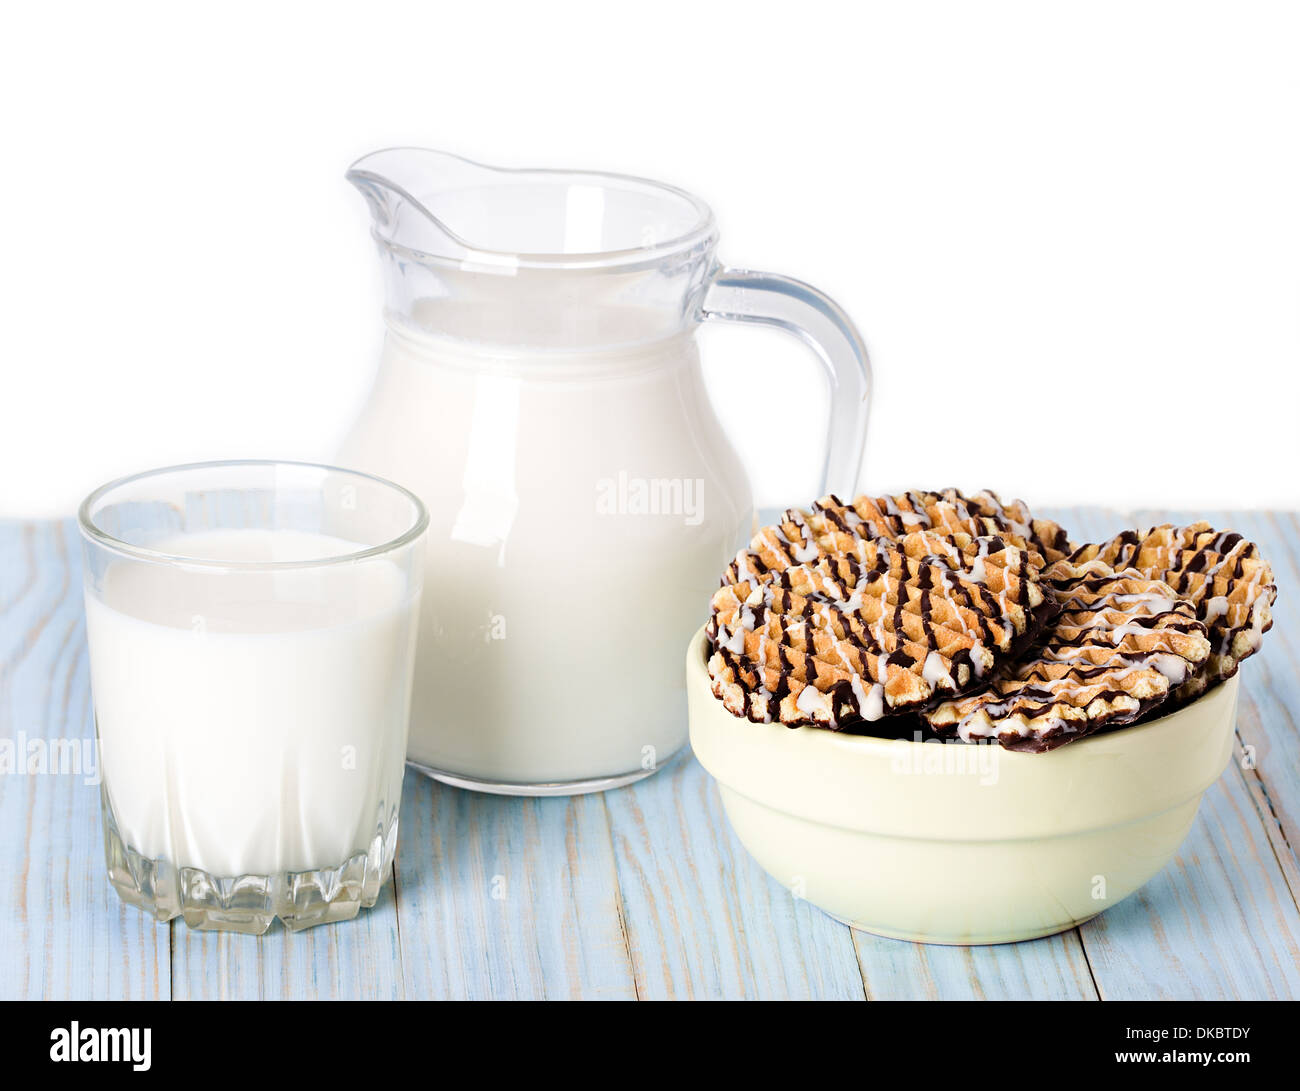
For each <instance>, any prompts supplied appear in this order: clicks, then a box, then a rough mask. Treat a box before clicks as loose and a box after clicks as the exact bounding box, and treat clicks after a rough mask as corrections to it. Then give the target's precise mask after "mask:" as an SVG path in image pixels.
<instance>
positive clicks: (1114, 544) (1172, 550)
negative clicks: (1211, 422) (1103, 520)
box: [1071, 522, 1277, 704]
mask: <svg viewBox="0 0 1300 1091" xmlns="http://www.w3.org/2000/svg"><path fill="white" fill-rule="evenodd" d="M1094 558H1095V559H1098V560H1101V561H1103V562H1105V563H1106V564H1110V565H1112V566H1114V567H1117V568H1120V567H1123V568H1129V567H1131V568H1136V569H1137V570H1138V571H1139V572H1141V573H1142V574H1143V575H1145V576H1146V577H1148V578H1149V579H1158V580H1164V581H1165V582H1166V583H1168V584H1169V586H1170V587H1172V588H1173V589H1174V590H1175V591H1176V592H1178V594H1179V596H1180V597H1182V598H1184V599H1186V600H1187V601H1188V602H1190V603H1192V604H1193V605H1194V606H1195V607H1196V616H1197V618H1199V619H1200V621H1201V622H1202V623H1204V625H1205V627H1206V630H1207V631H1208V634H1209V638H1210V645H1211V648H1210V658H1209V661H1208V663H1207V664H1206V669H1205V670H1204V671H1202V672H1200V673H1199V674H1198V675H1197V676H1196V677H1194V678H1191V679H1190V680H1188V681H1187V682H1186V683H1184V684H1183V686H1181V687H1180V688H1179V690H1178V692H1177V693H1175V694H1174V701H1175V702H1177V703H1178V704H1185V703H1186V702H1188V701H1190V700H1193V699H1194V698H1196V697H1198V696H1200V694H1202V693H1204V692H1205V690H1206V689H1208V688H1209V687H1210V686H1213V685H1216V684H1218V683H1219V682H1222V681H1223V680H1224V679H1226V678H1231V677H1232V676H1233V675H1234V674H1236V673H1237V667H1238V666H1239V665H1240V663H1241V661H1242V660H1243V659H1246V658H1247V657H1248V656H1251V655H1254V654H1255V652H1257V651H1258V650H1259V645H1260V639H1261V637H1262V636H1263V634H1264V633H1266V632H1267V631H1268V630H1269V629H1270V628H1272V626H1273V616H1272V605H1273V602H1274V600H1275V599H1276V598H1277V585H1276V584H1275V583H1274V582H1273V570H1272V568H1271V567H1270V566H1269V564H1268V562H1267V561H1266V560H1264V559H1263V558H1262V557H1261V556H1260V555H1259V549H1258V547H1257V546H1256V545H1255V544H1254V543H1253V542H1249V541H1247V540H1246V539H1245V538H1243V537H1242V536H1241V535H1240V534H1236V533H1233V532H1232V531H1218V530H1215V529H1214V528H1213V527H1211V526H1210V524H1209V523H1205V522H1200V523H1193V524H1191V525H1190V526H1186V527H1175V526H1172V525H1170V524H1166V525H1164V526H1159V527H1155V528H1153V529H1151V530H1148V531H1145V532H1138V531H1135V530H1126V531H1124V532H1123V533H1121V534H1117V535H1116V536H1115V537H1114V538H1112V539H1110V541H1108V542H1102V543H1101V544H1099V545H1086V546H1081V547H1080V548H1079V549H1077V550H1076V551H1075V552H1074V553H1073V554H1072V556H1071V561H1072V562H1074V563H1076V564H1078V563H1082V562H1085V561H1089V560H1092V559H1094Z"/></svg>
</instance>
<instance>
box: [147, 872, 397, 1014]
mask: <svg viewBox="0 0 1300 1091" xmlns="http://www.w3.org/2000/svg"><path fill="white" fill-rule="evenodd" d="M171 942H172V992H173V996H174V998H175V999H177V1000H401V999H402V998H403V997H404V996H405V990H404V988H403V981H402V961H401V952H400V946H399V943H398V925H397V906H396V901H395V898H394V895H393V888H392V885H391V884H390V885H388V886H386V887H385V888H384V891H383V893H382V894H381V895H380V898H379V901H378V902H377V903H376V904H375V906H374V908H373V909H368V910H362V911H361V913H360V914H359V915H358V916H357V918H356V919H355V920H350V921H342V922H340V923H338V924H331V925H325V926H322V927H319V928H309V929H307V930H306V931H304V932H298V933H291V932H289V931H288V930H287V929H285V928H284V927H283V926H282V925H280V924H279V923H278V922H277V923H276V924H274V925H273V926H272V928H271V930H270V931H269V932H267V933H266V934H265V935H263V936H242V935H236V934H234V933H230V932H196V931H192V930H191V929H189V928H187V927H186V926H185V925H184V923H182V922H180V921H173V922H172V924H171Z"/></svg>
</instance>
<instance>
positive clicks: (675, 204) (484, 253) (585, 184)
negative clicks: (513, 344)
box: [347, 148, 715, 268]
mask: <svg viewBox="0 0 1300 1091" xmlns="http://www.w3.org/2000/svg"><path fill="white" fill-rule="evenodd" d="M347 177H348V180H349V181H350V182H352V184H353V185H355V186H356V187H357V189H359V190H360V191H361V192H362V194H363V195H364V196H365V198H366V201H367V202H368V203H369V205H370V211H371V215H372V216H373V217H374V226H375V234H376V236H377V237H378V238H379V239H380V240H381V241H382V242H386V243H388V244H390V245H391V246H393V247H396V248H399V249H401V250H405V251H406V252H407V253H408V254H411V253H413V254H414V256H416V257H417V258H420V257H429V258H433V259H448V260H451V261H453V262H459V263H464V262H466V261H468V262H471V263H474V264H476V265H483V266H485V267H490V268H497V267H510V268H525V267H533V266H537V267H547V268H555V267H557V266H558V267H566V268H578V267H582V268H592V267H604V266H609V265H621V266H626V265H629V264H633V265H634V264H639V263H646V262H654V261H657V260H661V259H663V258H664V257H665V256H668V255H674V254H681V253H682V252H687V253H692V252H693V253H696V254H698V253H699V252H702V251H704V250H708V249H710V248H711V247H712V244H713V241H714V233H715V229H714V221H713V213H712V212H711V211H710V210H709V207H708V205H706V204H705V203H704V202H703V201H700V200H698V199H697V198H695V197H692V196H691V195H690V194H689V193H686V192H685V191H684V190H680V189H677V188H676V187H674V186H666V185H662V184H660V183H658V182H650V181H647V180H646V179H643V178H632V177H629V176H626V175H617V174H601V173H596V172H592V171H572V172H571V171H558V170H536V169H518V170H516V169H508V168H504V167H491V166H487V165H486V164H483V163H475V162H473V161H471V160H469V159H462V158H461V157H460V156H458V155H451V154H450V153H448V152H440V151H434V150H432V149H428V148H388V149H386V150H384V151H379V152H374V153H373V154H371V155H367V156H365V157H363V158H361V159H358V160H357V161H356V162H355V163H353V164H352V167H351V169H350V170H349V171H348V174H347Z"/></svg>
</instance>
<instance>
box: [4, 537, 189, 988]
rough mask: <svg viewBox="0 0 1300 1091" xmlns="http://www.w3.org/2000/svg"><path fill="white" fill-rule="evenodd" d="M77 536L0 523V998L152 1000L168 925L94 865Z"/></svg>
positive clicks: (165, 973)
mask: <svg viewBox="0 0 1300 1091" xmlns="http://www.w3.org/2000/svg"><path fill="white" fill-rule="evenodd" d="M80 548H81V547H80V543H79V542H78V541H77V539H76V535H75V533H74V532H73V530H72V528H71V526H70V525H68V524H58V523H44V524H39V525H16V524H0V741H3V740H7V741H8V742H9V743H10V748H11V752H14V753H15V756H16V760H17V764H16V767H15V768H12V769H10V770H9V771H8V772H6V773H5V775H0V997H3V998H33V997H45V998H48V999H69V1000H74V999H90V998H104V999H166V998H167V997H169V996H170V976H169V960H168V929H167V928H166V927H160V926H158V925H156V924H155V923H154V922H153V920H151V919H150V918H148V917H145V916H144V915H143V914H141V913H139V912H137V911H136V910H133V909H130V908H128V907H127V906H124V905H122V903H121V902H119V901H118V899H117V895H116V894H114V893H113V891H112V890H111V889H110V888H109V885H108V882H107V881H106V879H105V877H104V861H103V852H104V850H103V844H102V841H101V833H100V824H99V789H98V787H97V786H96V783H95V782H96V781H97V777H95V776H94V775H93V774H94V772H95V770H96V765H95V758H96V756H97V755H96V751H95V748H94V746H93V740H94V724H93V720H92V717H91V711H90V692H89V680H88V674H87V669H86V640H85V630H84V625H83V621H82V601H81V564H80ZM55 743H58V744H59V745H60V746H62V747H64V748H65V749H63V750H62V754H65V755H71V754H76V755H78V758H79V760H78V761H77V762H76V763H75V766H74V764H73V763H72V761H71V759H70V758H64V757H60V756H58V753H57V752H56V751H55V749H54V748H53V744H55ZM42 761H43V762H44V764H43V765H42ZM56 762H57V763H58V765H57V768H62V769H63V770H65V771H64V772H61V773H60V772H57V771H56V764H55V763H56Z"/></svg>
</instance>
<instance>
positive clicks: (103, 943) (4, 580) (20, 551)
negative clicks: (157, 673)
mask: <svg viewBox="0 0 1300 1091" xmlns="http://www.w3.org/2000/svg"><path fill="white" fill-rule="evenodd" d="M1052 514H1053V515H1054V516H1055V517H1057V518H1059V519H1060V520H1061V522H1062V523H1063V524H1064V525H1065V526H1066V527H1067V529H1069V530H1070V531H1071V533H1072V535H1073V536H1074V537H1075V538H1076V539H1078V540H1086V539H1092V540H1096V539H1099V538H1102V537H1105V536H1107V535H1109V534H1111V533H1114V532H1115V531H1116V530H1119V529H1121V528H1122V527H1124V526H1129V525H1135V524H1140V523H1151V522H1159V521H1163V519H1164V516H1163V514H1162V513H1159V512H1134V513H1123V512H1114V511H1102V510H1099V509H1084V510H1066V511H1060V512H1056V513H1052ZM1205 517H1206V518H1209V519H1210V520H1211V521H1213V522H1215V524H1216V525H1218V526H1222V527H1231V528H1233V529H1237V530H1240V531H1241V532H1242V533H1244V534H1246V535H1247V536H1248V537H1251V538H1252V539H1254V540H1255V541H1257V542H1259V544H1260V546H1261V548H1262V549H1263V550H1264V553H1265V555H1266V556H1268V557H1269V559H1270V560H1271V561H1272V562H1273V565H1274V567H1275V569H1276V571H1277V574H1278V581H1279V584H1280V587H1281V594H1280V597H1279V600H1278V604H1277V608H1276V610H1275V617H1276V621H1275V625H1274V629H1273V631H1272V632H1271V633H1269V634H1268V636H1267V637H1266V639H1265V645H1264V650H1263V652H1262V653H1261V654H1260V655H1258V656H1256V657H1254V658H1253V659H1252V660H1250V661H1249V662H1248V663H1247V664H1245V665H1244V667H1243V683H1244V684H1243V686H1242V691H1241V706H1240V712H1239V721H1238V747H1237V752H1236V754H1235V755H1234V762H1233V764H1232V765H1231V766H1230V767H1229V769H1228V770H1227V772H1226V773H1225V775H1224V776H1223V777H1222V778H1221V779H1220V781H1219V782H1218V783H1217V784H1216V785H1215V786H1214V787H1213V788H1211V790H1210V791H1209V792H1208V793H1207V795H1206V797H1205V800H1204V802H1203V804H1202V807H1201V812H1200V814H1199V816H1198V817H1197V820H1196V822H1195V824H1194V826H1193V828H1192V832H1191V834H1190V835H1189V837H1188V840H1187V842H1186V844H1185V845H1184V846H1183V849H1182V851H1181V852H1180V853H1179V855H1178V856H1177V857H1176V859H1175V860H1174V862H1173V863H1171V864H1170V865H1169V866H1168V867H1167V868H1166V869H1165V870H1164V871H1163V872H1162V873H1161V874H1160V875H1159V876H1157V877H1156V879H1155V880H1153V881H1152V882H1151V883H1149V884H1148V885H1147V886H1146V887H1144V888H1143V889H1142V890H1140V891H1138V892H1137V893H1136V894H1134V895H1133V896H1131V897H1130V898H1128V899H1126V900H1125V901H1124V902H1122V903H1120V904H1119V905H1118V906H1115V907H1114V908H1112V909H1111V910H1109V911H1108V912H1107V913H1105V914H1103V915H1102V916H1101V917H1099V918H1097V919H1095V920H1094V921H1091V922H1089V923H1088V924H1086V925H1083V926H1081V927H1080V928H1079V929H1077V930H1074V931H1072V932H1069V933H1065V934H1063V935H1060V936H1055V937H1050V938H1048V939H1045V940H1038V941H1035V942H1033V943H1025V944H1015V945H1004V946H999V947H983V948H971V949H963V948H944V947H923V946H917V945H913V944H908V943H903V942H899V941H893V940H885V939H879V938H877V937H873V936H869V935H866V934H864V933H859V932H854V931H852V930H850V929H849V928H847V927H845V926H844V925H842V924H839V923H838V922H836V921H834V920H831V919H830V918H828V917H826V916H825V915H824V914H822V913H820V912H819V911H817V910H816V909H815V908H813V907H812V906H810V905H808V904H807V903H805V902H802V901H800V900H799V899H798V898H796V897H795V896H794V895H793V894H792V893H791V892H790V891H789V890H787V889H786V888H785V887H784V886H782V885H781V884H780V883H778V882H776V881H775V880H773V879H771V878H770V877H769V876H767V875H766V874H765V873H764V872H763V871H762V870H761V869H760V868H759V867H758V866H757V865H756V864H755V863H754V862H753V860H752V859H750V857H749V856H748V855H747V854H746V853H745V851H744V849H743V848H741V846H740V845H739V843H738V841H737V840H736V838H735V837H734V835H733V834H732V833H731V831H730V828H729V827H728V826H727V824H726V820H725V818H724V816H723V814H722V808H721V803H720V800H719V798H718V794H717V790H716V788H715V786H714V785H713V783H712V781H711V780H710V778H709V777H708V775H707V774H706V773H705V772H704V771H703V769H702V768H701V767H700V766H699V764H698V763H697V762H695V761H694V759H693V758H692V757H691V756H690V755H689V754H687V755H684V756H682V757H681V758H679V759H677V760H676V761H674V762H672V763H671V766H670V767H669V768H666V769H664V770H662V771H661V772H660V773H658V774H657V775H656V776H654V777H652V778H650V779H649V780H647V781H644V782H642V783H641V784H638V785H635V786H633V787H631V788H628V789H624V790H621V791H617V792H611V793H608V794H606V795H604V796H586V797H577V798H573V799H547V800H518V799H503V798H497V797H491V796H481V795H475V794H473V793H466V792H460V791H455V790H452V789H448V788H443V787H441V786H438V785H436V784H433V783H432V782H430V781H427V780H425V779H423V778H421V777H419V776H416V775H415V774H408V775H407V778H406V785H405V791H404V793H403V804H402V817H401V822H402V826H401V837H400V841H399V847H398V860H397V867H396V874H395V880H394V882H393V883H392V884H391V885H389V886H388V887H387V888H386V889H385V891H384V894H383V896H382V897H381V899H380V902H379V904H378V905H377V906H376V907H375V909H373V910H371V911H370V912H368V913H364V914H363V915H362V916H361V917H359V918H358V919H357V920H355V921H351V922H348V923H345V924H341V925H335V926H330V927H326V928H318V929H313V930H309V931H307V932H304V933H299V934H297V935H291V934H289V933H287V932H285V931H284V930H283V929H279V928H276V929H274V930H273V931H272V932H270V933H268V934H267V935H266V936H263V937H256V938H254V937H246V936H235V935H228V934H213V933H198V932H191V931H190V930H189V929H188V928H186V927H185V926H184V925H183V924H174V925H171V926H168V925H159V924H157V923H155V922H154V921H153V920H151V919H150V918H148V917H146V916H145V915H144V914H142V913H139V912H138V911H136V910H133V909H130V908H127V907H125V906H123V905H121V904H120V903H119V902H118V901H117V898H116V896H115V895H114V894H113V893H112V891H111V889H110V888H109V886H108V884H107V881H106V879H105V877H104V866H103V858H102V857H103V849H102V844H101V833H100V822H99V814H98V811H99V802H98V789H97V787H96V786H95V784H94V783H91V781H93V780H94V779H95V778H94V777H93V775H91V776H87V775H72V774H63V775H49V774H31V775H29V774H27V773H25V772H22V773H19V772H11V773H9V774H8V775H3V776H0V998H4V999H9V998H19V999H21V998H39V997H49V998H89V997H107V998H118V997H125V998H168V997H173V996H174V997H176V998H195V999H197V998H278V997H285V998H295V997H304V998H320V999H351V998H376V999H380V998H382V999H388V998H400V997H412V998H415V997H470V998H487V997H500V998H561V997H565V998H568V997H593V998H596V997H599V998H609V999H632V998H636V997H641V998H670V997H697V998H715V997H736V998H741V997H752V998H785V997H793V998H834V999H863V998H870V999H901V998H908V999H941V998H965V997H971V998H983V999H996V998H1003V997H1007V998H1033V999H1095V998H1098V997H1100V998H1101V999H1103V1000H1111V999H1130V998H1155V997H1176V998H1200V997H1221V996H1227V997H1296V996H1300V969H1298V967H1300V909H1298V908H1297V893H1298V891H1300V857H1298V856H1297V848H1296V846H1297V844H1298V839H1300V763H1298V762H1296V761H1295V760H1294V755H1295V754H1296V753H1297V747H1298V746H1300V737H1297V736H1298V735H1300V726H1298V724H1297V718H1296V714H1295V713H1294V712H1293V710H1294V709H1295V708H1297V707H1300V705H1298V702H1300V628H1297V625H1298V624H1300V593H1298V592H1297V588H1300V519H1297V517H1296V516H1295V515H1294V514H1290V513H1283V514H1270V513H1240V512H1238V513H1222V512H1214V513H1206V515H1205ZM1170 518H1172V519H1173V520H1175V521H1180V522H1183V521H1188V519H1189V518H1190V517H1189V516H1187V515H1186V514H1182V515H1179V514H1178V513H1173V514H1172V515H1171V516H1170ZM79 557H80V545H79V542H78V540H77V538H76V534H75V532H74V531H73V529H72V527H71V524H69V523H62V524H58V523H38V524H20V523H3V522H0V742H3V740H10V741H11V742H12V743H14V744H17V743H23V744H24V746H26V745H27V743H28V742H29V741H30V740H38V741H39V745H38V746H37V748H36V749H37V751H38V752H44V753H48V751H41V747H43V746H45V744H47V743H48V742H49V741H50V740H55V739H58V740H76V741H78V742H79V743H84V742H86V741H87V740H91V739H93V733H94V728H93V719H92V715H91V700H90V692H89V683H88V674H87V665H86V650H85V636H84V626H83V621H82V607H81V592H80V565H79ZM91 753H92V754H93V750H92V751H91Z"/></svg>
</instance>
